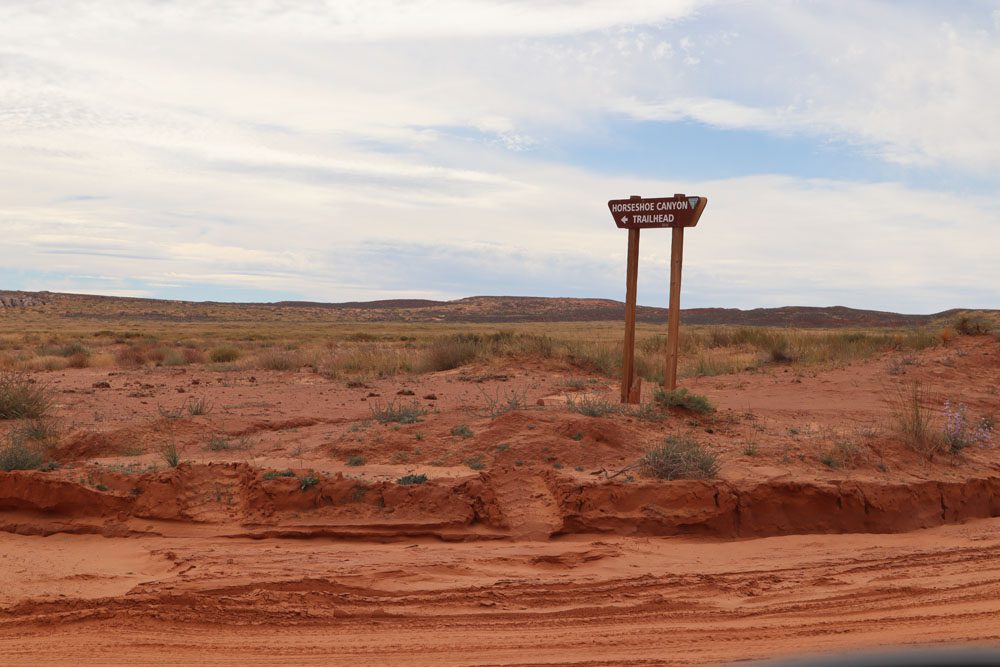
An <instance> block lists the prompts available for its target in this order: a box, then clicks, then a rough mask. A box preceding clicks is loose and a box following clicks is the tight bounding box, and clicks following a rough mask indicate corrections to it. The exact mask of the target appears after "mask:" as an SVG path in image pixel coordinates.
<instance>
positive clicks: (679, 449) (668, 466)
mask: <svg viewBox="0 0 1000 667" xmlns="http://www.w3.org/2000/svg"><path fill="white" fill-rule="evenodd" d="M641 465H642V467H643V468H644V469H645V470H646V472H648V473H649V474H650V475H652V476H653V477H656V478H657V479H666V480H671V479H710V478H712V477H715V476H716V475H717V474H718V472H719V463H718V455H716V454H715V453H714V452H711V451H709V450H707V449H705V448H704V447H702V446H701V445H700V444H698V442H697V441H696V440H694V439H693V438H690V437H687V436H673V435H672V436H669V437H668V438H667V439H666V441H665V442H664V443H663V444H662V445H660V446H659V447H657V448H656V449H651V450H650V451H648V452H646V455H645V456H644V457H643V458H642V461H641Z"/></svg>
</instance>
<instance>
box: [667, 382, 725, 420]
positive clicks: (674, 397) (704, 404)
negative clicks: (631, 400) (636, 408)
mask: <svg viewBox="0 0 1000 667" xmlns="http://www.w3.org/2000/svg"><path fill="white" fill-rule="evenodd" d="M653 400H655V401H656V402H657V403H659V404H660V405H662V406H663V407H665V408H684V409H685V410H690V411H691V412H697V413H698V414H703V415H704V414H709V413H712V412H715V406H713V405H712V404H711V402H709V400H708V399H707V398H705V397H704V396H702V395H701V394H692V393H690V392H689V391H688V390H687V389H683V388H679V389H672V390H671V391H664V390H663V389H659V388H657V390H656V392H655V393H654V394H653Z"/></svg>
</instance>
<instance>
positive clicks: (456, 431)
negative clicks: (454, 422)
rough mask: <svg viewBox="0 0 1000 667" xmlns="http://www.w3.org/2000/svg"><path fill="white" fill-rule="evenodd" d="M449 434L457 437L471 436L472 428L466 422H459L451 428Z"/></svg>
mask: <svg viewBox="0 0 1000 667" xmlns="http://www.w3.org/2000/svg"><path fill="white" fill-rule="evenodd" d="M451 434H452V435H453V436H455V437H457V438H471V437H472V429H471V428H469V426H468V424H459V425H458V426H455V427H453V428H452V429H451Z"/></svg>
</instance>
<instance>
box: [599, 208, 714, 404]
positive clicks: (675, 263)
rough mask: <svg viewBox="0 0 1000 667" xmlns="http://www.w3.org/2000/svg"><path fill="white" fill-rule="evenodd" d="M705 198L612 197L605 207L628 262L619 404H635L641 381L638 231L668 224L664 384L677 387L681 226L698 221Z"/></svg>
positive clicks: (682, 239)
mask: <svg viewBox="0 0 1000 667" xmlns="http://www.w3.org/2000/svg"><path fill="white" fill-rule="evenodd" d="M707 204H708V197H689V196H687V195H683V194H678V195H674V196H673V197H656V198H652V199H643V198H642V197H639V196H638V195H633V196H632V197H629V198H628V199H612V200H611V201H609V202H608V209H609V210H610V211H611V216H612V217H613V218H614V220H615V224H616V225H618V227H619V228H621V229H627V230H628V264H627V265H626V269H625V345H624V358H623V359H622V397H621V398H622V403H638V402H639V388H640V383H639V380H638V378H637V377H636V375H635V302H636V288H637V286H638V278H639V230H640V229H657V228H664V227H668V228H670V229H671V230H672V231H673V235H672V237H671V239H670V309H669V312H668V315H667V354H666V370H665V372H664V374H663V387H664V388H665V389H666V390H668V391H670V390H672V389H675V388H676V387H677V349H678V343H679V337H680V324H681V264H682V262H683V258H684V228H685V227H694V226H695V225H697V224H698V220H699V219H700V218H701V214H702V212H703V211H704V210H705V206H706V205H707Z"/></svg>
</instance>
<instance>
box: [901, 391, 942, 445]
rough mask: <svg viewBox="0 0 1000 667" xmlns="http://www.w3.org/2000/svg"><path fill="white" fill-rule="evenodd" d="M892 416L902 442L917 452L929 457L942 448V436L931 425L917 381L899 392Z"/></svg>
mask: <svg viewBox="0 0 1000 667" xmlns="http://www.w3.org/2000/svg"><path fill="white" fill-rule="evenodd" d="M892 417H893V421H894V425H895V427H896V432H897V433H898V435H899V436H900V438H901V439H902V440H903V443H904V444H906V446H907V447H909V448H910V449H912V450H913V451H915V452H917V453H918V454H922V455H924V456H926V457H927V458H930V457H932V456H934V454H936V453H938V452H940V451H941V450H942V449H943V448H944V446H945V442H944V438H943V437H942V435H941V433H939V432H937V431H935V430H934V429H933V428H932V426H931V416H930V414H929V413H928V411H927V408H926V407H924V397H923V392H922V391H921V389H920V385H919V384H918V383H914V384H913V387H912V389H911V390H910V391H909V392H906V391H901V392H900V393H899V396H897V398H896V401H895V405H893V414H892Z"/></svg>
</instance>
